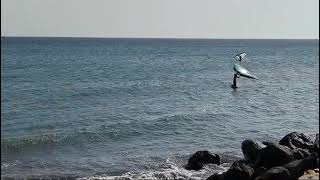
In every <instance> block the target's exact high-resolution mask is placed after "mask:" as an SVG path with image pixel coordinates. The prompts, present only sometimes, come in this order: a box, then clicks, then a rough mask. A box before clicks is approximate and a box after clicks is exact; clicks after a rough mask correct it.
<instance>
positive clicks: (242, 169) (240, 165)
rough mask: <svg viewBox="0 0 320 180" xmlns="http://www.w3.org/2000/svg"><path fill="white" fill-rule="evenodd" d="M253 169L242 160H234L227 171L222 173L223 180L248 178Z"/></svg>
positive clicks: (246, 179) (250, 176) (244, 179)
mask: <svg viewBox="0 0 320 180" xmlns="http://www.w3.org/2000/svg"><path fill="white" fill-rule="evenodd" d="M253 173H254V169H253V168H252V167H251V166H250V165H248V164H247V163H246V161H244V160H239V161H235V162H234V163H233V164H232V165H231V166H230V168H229V169H228V171H226V172H225V173H223V176H224V180H235V179H237V180H250V179H251V178H252V175H253Z"/></svg>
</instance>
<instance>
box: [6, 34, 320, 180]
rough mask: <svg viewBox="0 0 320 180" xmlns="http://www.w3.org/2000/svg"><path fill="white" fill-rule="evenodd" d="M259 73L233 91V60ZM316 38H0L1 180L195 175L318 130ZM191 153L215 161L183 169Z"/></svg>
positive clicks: (218, 169)
mask: <svg viewBox="0 0 320 180" xmlns="http://www.w3.org/2000/svg"><path fill="white" fill-rule="evenodd" d="M240 52H246V53H247V56H246V57H245V59H244V60H243V62H241V65H242V66H243V67H245V68H247V69H248V70H249V71H250V72H251V73H252V74H254V75H256V76H258V78H259V79H258V80H252V79H247V78H244V77H241V78H239V79H238V81H237V84H238V86H239V88H237V89H232V88H231V87H230V86H231V84H232V81H233V74H234V72H233V64H234V63H235V61H234V55H235V54H237V53H240ZM318 75H319V40H258V39H257V40H244V39H243V40H240V39H238V40H237V39H225V40H223V39H119V38H23V37H20V38H18V37H16V38H14V37H2V38H1V132H2V133H1V177H14V178H22V177H40V178H45V177H78V178H80V179H93V178H95V179H119V178H120V179H121V178H124V179H125V178H127V179H128V178H129V179H130V178H131V179H190V180H191V179H194V180H198V179H205V178H207V177H208V176H210V175H212V174H213V173H215V172H218V173H219V172H223V171H225V170H226V169H227V168H228V166H229V165H230V162H232V161H233V160H235V159H239V158H241V157H242V152H241V147H240V146H241V142H242V141H243V140H245V139H247V138H250V139H254V140H258V141H273V142H278V141H279V140H280V139H281V138H282V137H283V136H285V135H286V134H288V133H290V132H293V131H297V132H301V133H306V134H309V135H311V136H314V134H315V133H317V132H318V131H319V77H318ZM198 150H209V151H211V152H213V153H217V154H219V155H220V156H222V158H223V164H222V165H221V166H217V165H208V166H205V167H204V169H202V170H200V171H187V170H185V169H184V168H183V166H184V164H186V163H187V160H188V157H190V155H191V154H193V153H195V152H196V151H198Z"/></svg>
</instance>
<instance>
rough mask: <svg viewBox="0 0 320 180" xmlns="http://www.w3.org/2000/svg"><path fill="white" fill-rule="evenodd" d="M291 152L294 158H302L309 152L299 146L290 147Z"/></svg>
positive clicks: (308, 154)
mask: <svg viewBox="0 0 320 180" xmlns="http://www.w3.org/2000/svg"><path fill="white" fill-rule="evenodd" d="M292 153H293V156H294V158H295V159H303V158H305V157H308V156H310V154H311V153H310V152H309V151H308V150H306V149H301V148H296V149H292Z"/></svg>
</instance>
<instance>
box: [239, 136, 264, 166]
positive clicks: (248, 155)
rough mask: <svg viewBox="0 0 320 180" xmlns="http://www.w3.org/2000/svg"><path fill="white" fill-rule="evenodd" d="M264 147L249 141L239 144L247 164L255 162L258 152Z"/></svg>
mask: <svg viewBox="0 0 320 180" xmlns="http://www.w3.org/2000/svg"><path fill="white" fill-rule="evenodd" d="M264 147H265V145H263V144H261V143H259V142H256V141H253V140H251V139H246V140H244V141H243V142H242V144H241V149H242V152H243V155H244V157H245V159H246V160H247V162H249V163H252V164H254V163H255V162H256V160H257V156H258V153H259V150H260V149H262V148H264Z"/></svg>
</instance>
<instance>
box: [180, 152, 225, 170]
mask: <svg viewBox="0 0 320 180" xmlns="http://www.w3.org/2000/svg"><path fill="white" fill-rule="evenodd" d="M205 164H217V165H220V164H221V161H220V156H219V155H217V154H213V153H210V152H209V151H197V152H196V153H194V154H193V155H192V156H191V157H190V158H189V160H188V164H187V165H186V166H185V168H186V169H187V170H199V169H201V168H202V167H203V165H205Z"/></svg>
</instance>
